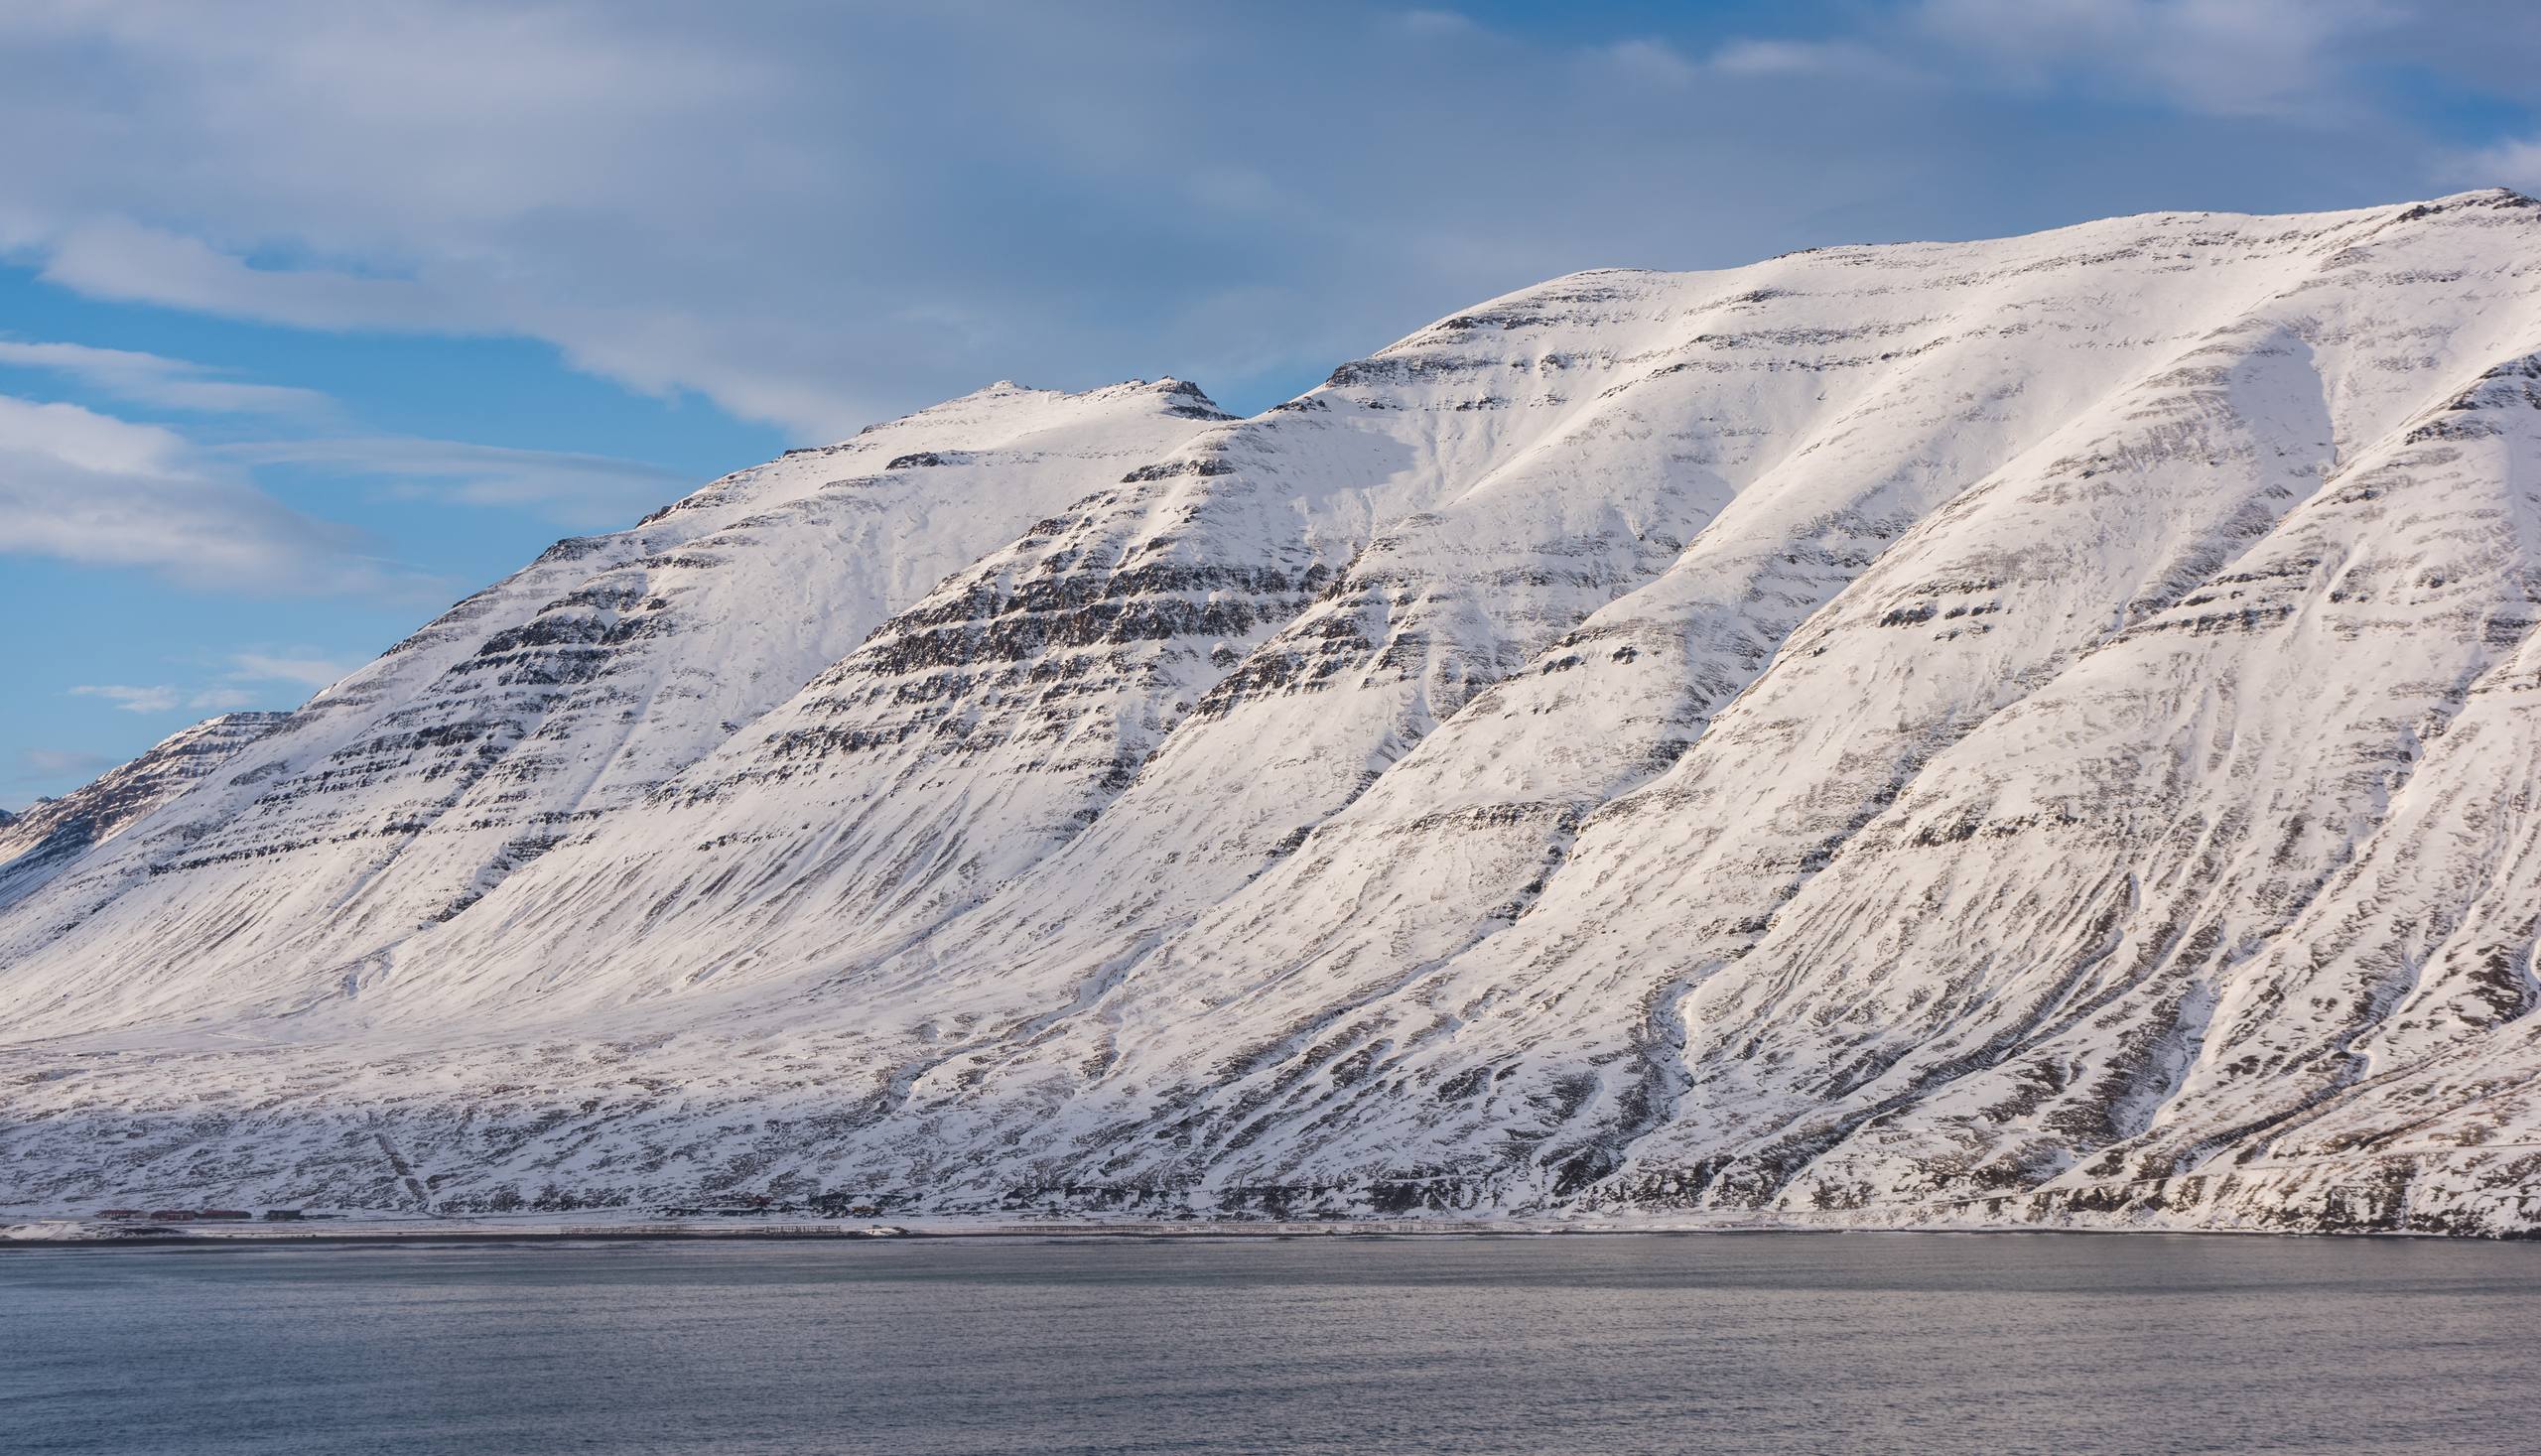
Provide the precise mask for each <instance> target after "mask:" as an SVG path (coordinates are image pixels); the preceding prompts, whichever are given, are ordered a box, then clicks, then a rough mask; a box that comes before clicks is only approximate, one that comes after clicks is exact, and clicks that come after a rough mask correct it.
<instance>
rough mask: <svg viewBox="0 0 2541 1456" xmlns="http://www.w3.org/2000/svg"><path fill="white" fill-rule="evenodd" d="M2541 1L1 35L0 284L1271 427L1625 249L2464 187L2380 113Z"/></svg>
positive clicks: (623, 375)
mask: <svg viewBox="0 0 2541 1456" xmlns="http://www.w3.org/2000/svg"><path fill="white" fill-rule="evenodd" d="M2535 10H2536V8H2535V7H2532V6H2530V5H2529V4H2528V3H2525V4H2521V5H2520V6H2516V5H2510V4H2503V3H2498V0H2460V3H2459V4H2458V5H2456V6H2448V7H2445V8H2443V9H2441V10H2438V9H2435V8H2432V7H2428V6H2425V5H2416V6H2409V5H2403V4H2400V3H2398V0H2389V3H2375V0H1905V3H1903V4H1901V5H1899V6H1895V7H1883V6H1839V7H1803V8H1795V10H1794V11H1793V12H1792V13H1793V14H1805V15H1809V16H1818V17H1823V16H1825V15H1828V14H1832V15H1834V16H1835V17H1836V21H1835V22H1828V21H1825V20H1823V19H1820V20H1819V21H1818V22H1817V23H1816V24H1815V25H1814V26H1810V25H1809V24H1808V23H1807V21H1806V20H1805V19H1803V20H1798V21H1795V20H1790V19H1787V18H1786V17H1785V16H1783V15H1780V14H1773V13H1771V12H1759V14H1768V15H1771V18H1772V20H1773V22H1774V31H1775V33H1773V34H1763V33H1758V34H1751V35H1748V36H1745V37H1738V36H1730V37H1726V38H1722V37H1717V36H1715V37H1712V38H1710V39H1707V40H1705V41H1702V42H1699V43H1697V42H1696V41H1694V40H1691V39H1687V34H1689V33H1698V32H1701V31H1702V30H1704V29H1705V28H1704V27H1703V26H1700V25H1696V24H1693V23H1687V24H1686V25H1684V26H1683V27H1682V30H1681V32H1680V31H1670V32H1668V33H1666V34H1654V35H1652V36H1649V37H1646V38H1643V39H1639V40H1628V41H1624V42H1623V43H1622V44H1620V45H1618V44H1615V42H1616V40H1617V37H1615V36H1614V35H1612V34H1611V33H1608V34H1599V33H1598V32H1597V26H1598V24H1599V22H1598V21H1597V20H1596V19H1595V17H1594V16H1593V14H1591V15H1586V16H1585V18H1582V19H1579V20H1577V21H1575V22H1571V21H1568V20H1567V19H1566V18H1556V19H1553V20H1546V21H1543V22H1539V23H1531V24H1530V25H1528V26H1526V27H1523V28H1522V27H1518V26H1514V25H1513V26H1510V27H1508V28H1506V29H1503V30H1493V29H1490V28H1488V27H1485V26H1481V25H1476V24H1473V23H1472V22H1471V21H1470V20H1469V19H1468V18H1466V17H1465V16H1463V15H1461V14H1459V13H1457V12H1455V11H1453V10H1438V11H1427V10H1419V9H1414V10H1409V11H1389V10H1368V9H1361V8H1357V7H1346V6H1330V5H1317V4H1307V5H1302V6H1298V7H1294V8H1293V10H1291V11H1287V12H1282V13H1281V15H1280V17H1279V19H1278V20H1277V22H1276V23H1267V22H1262V21H1259V20H1257V19H1255V18H1253V17H1251V16H1250V15H1248V14H1246V13H1245V12H1241V11H1238V10H1234V9H1230V8H1226V7H1202V6H1184V7H1170V8H1163V9H1152V8H1143V7H1137V8H1134V7H1128V6H1107V5H1103V4H1098V3H1094V0H1088V3H1086V4H1083V5H1070V6H991V5H987V4H981V3H972V0H944V3H941V4H936V5H927V6H855V7H848V6H838V7H820V6H813V7H799V6H771V5H757V4H750V3H746V0H736V3H732V4H727V5H718V6H714V7H691V6H653V5H627V6H590V5H576V4H565V5H555V6H545V7H526V6H489V5H481V4H469V3H458V0H410V3H405V4H400V5H395V6H368V5H351V6H348V5H340V4H333V3H327V0H274V3H271V4H267V5H260V6H256V7H251V8H247V9H243V10H242V9H239V8H234V7H217V6H202V5H194V4H184V3H171V0H88V3H83V4H79V5H75V6H50V5H19V6H0V134H5V135H9V136H12V137H22V138H36V137H41V138H43V139H44V144H43V145H40V146H38V145H27V146H17V147H10V148H5V149H0V250H5V251H6V252H8V253H9V255H10V256H13V257H15V258H18V259H21V260H24V261H26V262H27V263H29V264H31V265H32V266H36V267H39V268H41V269H42V270H44V272H45V274H46V276H48V277H50V278H52V279H54V280H55V281H56V282H58V283H60V284H62V285H63V286H66V287H69V288H74V289H77V290H80V291H82V292H84V293H88V294H92V295H95V296H98V297H104V298H114V299H121V300H127V301H134V302H148V303H155V304H160V305H165V306H169V307H177V308H185V309H191V310H197V311H201V312H205V313H212V314H220V315H225V316H232V317H239V318H248V319H257V320H263V321H267V322H271V323H277V324H286V325H291V326H295V327H302V328H323V329H393V330H409V331H421V332H438V333H471V334H475V333H486V334H494V333H499V334H508V335H517V336H523V337H530V338H538V339H543V340H547V341H549V342H551V343H552V344H553V345H554V346H556V347H557V348H558V349H559V350H561V351H562V353H563V355H564V357H566V358H567V359H568V360H570V361H571V362H572V363H573V364H574V365H575V366H576V367H579V368H583V369H587V370H590V371H592V372H595V373H598V374H601V375H604V376H606V377H608V378H611V379H614V380H618V381H620V382H622V383H624V384H626V385H628V386H629V387H632V388H635V389H639V390H646V391H655V392H662V393H671V392H676V391H685V390H695V391H699V392H702V393H704V394H705V395H707V396H709V397H711V398H712V399H713V400H714V401H715V402H716V403H718V404H719V405H720V406H722V407H724V408H725V409H727V410H730V411H732V412H734V413H736V414H737V415H740V416H743V417H747V418H751V419H759V420H768V421H774V422H777V423H779V424H781V425H783V426H785V427H786V428H787V429H789V430H790V431H792V432H794V433H795V434H797V435H799V436H803V437H810V438H820V437H833V438H834V437H836V436H838V435H842V434H844V433H846V432H847V431H849V430H851V429H853V428H854V427H855V426H856V425H859V424H862V423H865V422H866V421H868V420H869V419H871V418H874V417H875V416H877V415H881V414H887V413H896V412H897V411H899V410H901V409H905V408H909V407H913V406H916V405H921V404H925V403H929V402H931V401H933V400H935V399H940V398H943V397H945V396H948V395H952V394H957V393H960V392H963V391H965V390H967V389H970V388H974V387H976V386H978V385H979V384H981V383H982V382H985V381H986V380H989V379H994V378H998V377H1001V376H1014V377H1022V378H1031V379H1035V380H1043V381H1047V382H1051V383H1064V384H1070V385H1090V384H1096V383H1101V382H1104V381H1105V380H1106V379H1110V378H1120V377H1125V376H1128V375H1145V376H1149V377H1152V376H1153V375H1155V374H1157V373H1162V372H1176V373H1182V374H1185V375H1194V376H1197V377H1200V379H1201V382H1202V383H1204V384H1206V385H1209V386H1211V387H1212V388H1214V389H1216V390H1218V392H1220V393H1221V394H1222V395H1225V394H1240V393H1241V392H1242V389H1241V386H1242V385H1243V384H1244V382H1245V381H1242V380H1235V381H1230V380H1226V379H1224V378H1212V377H1209V376H1208V375H1206V374H1205V373H1203V372H1202V371H1201V370H1200V369H1198V368H1197V367H1196V365H1198V364H1200V363H1204V362H1209V361H1213V360H1220V359H1227V360H1235V361H1239V362H1240V364H1241V366H1243V367H1249V368H1253V369H1256V370H1257V371H1258V377H1259V378H1261V379H1264V380H1270V379H1276V380H1277V381H1278V382H1283V383H1284V382H1287V381H1288V378H1289V376H1291V375H1303V374H1305V373H1306V372H1307V371H1309V370H1313V371H1315V372H1320V370H1321V369H1325V368H1329V366H1330V365H1331V364H1332V363H1333V362H1334V361H1335V360H1334V358H1333V357H1332V354H1333V351H1334V346H1335V342H1336V341H1340V342H1341V344H1342V347H1344V348H1345V349H1352V348H1355V349H1365V348H1371V347H1374V346H1377V345H1380V344H1382V343H1384V342H1385V341H1386V340H1387V339H1388V338H1389V337H1391V336H1393V335H1394V334H1396V333H1398V332H1401V331H1406V330H1408V329H1410V328H1412V327H1416V326H1417V325H1418V324H1420V323H1422V322H1424V321H1425V320H1426V319H1429V318H1432V317H1436V316H1438V315H1442V314H1445V313H1449V312H1452V311H1453V310H1455V309H1457V308H1461V307H1464V306H1466V305H1468V304H1470V303H1471V302H1473V301H1474V300H1475V299H1478V298H1484V297H1489V296H1491V295H1493V294H1496V293H1498V292H1501V291H1503V290H1506V289H1509V288H1514V287H1519V286H1523V285H1525V284H1528V283H1532V282H1535V281H1538V279H1540V278H1543V277H1547V276H1551V275H1553V274H1558V273H1563V272H1567V271H1570V270H1573V269H1577V268H1582V267H1589V266H1594V265H1598V264H1609V263H1622V264H1641V265H1647V266H1658V267H1699V266H1714V265H1723V264H1730V263H1736V262H1743V261H1747V260H1749V259H1751V258H1753V257H1755V256H1760V255H1763V254H1766V253H1771V252H1776V251H1780V250H1783V249H1785V248H1789V247H1795V246H1804V245H1808V244H1813V243H1824V242H1840V241H1859V240H1871V239H1876V238H1880V237H1896V236H1935V235H1958V236H1968V235H1975V234H1980V233H1985V232H1993V231H2006V230H2018V229H2021V228H2025V227H2032V226H2044V225H2049V224H2052V223H2056V222H2065V221H2073V220H2078V219H2080V218H2082V217H2085V216H2092V215H2100V214H2104V213H2106V212H2109V211H2113V210H2126V209H2129V208H2134V207H2150V206H2170V205H2187V204H2199V203H2210V204H2215V205H2243V206H2249V207H2255V208H2271V207H2282V206H2304V205H2309V206H2348V205H2359V204H2362V203H2364V202H2369V201H2377V200H2391V199H2401V198H2406V197H2409V196H2412V195H2417V196H2423V195H2426V194H2427V193H2428V192H2431V191H2435V190H2437V189H2436V188H2435V187H2434V186H2432V181H2433V179H2432V178H2431V177H2430V166H2431V159H2435V158H2438V157H2440V156H2441V155H2442V154H2443V153H2444V152H2445V151H2446V150H2447V147H2446V146H2444V145H2438V144H2437V143H2436V142H2434V141H2432V140H2431V139H2430V138H2431V135H2432V133H2431V131H2430V129H2429V127H2428V126H2426V125H2422V124H2419V123H2418V122H2416V121H2414V120H2413V119H2412V116H2411V114H2410V113H2409V111H2408V108H2409V107H2412V106H2419V103H2418V102H2417V101H2415V100H2412V99H2411V95H2412V94H2413V93H2410V92H2409V91H2408V90H2407V88H2406V87H2402V86H2397V85H2391V84H2380V85H2375V84H2371V83H2369V82H2370V80H2371V78H2372V77H2373V76H2375V75H2381V74H2383V73H2384V72H2385V71H2386V70H2387V68H2388V66H2389V65H2390V64H2392V63H2394V61H2395V60H2398V61H2405V63H2406V64H2407V65H2408V66H2415V67H2418V68H2419V69H2420V70H2421V71H2422V72H2424V75H2425V77H2431V78H2432V79H2431V80H2430V81H2429V84H2428V85H2427V86H2426V87H2425V89H2428V90H2431V91H2434V92H2436V93H2441V92H2442V90H2443V85H2444V82H2445V81H2446V80H2447V79H2449V78H2453V77H2474V78H2475V80H2476V83H2477V84H2478V85H2481V86H2485V87H2488V88H2490V93H2492V94H2508V93H2511V88H2513V87H2518V86H2525V87H2528V76H2529V74H2530V73H2531V71H2532V69H2533V63H2535V61H2536V60H2541V34H2536V29H2535V27H2534V25H2533V24H2532V22H2531V21H2530V20H2529V19H2519V18H2518V17H2519V16H2524V17H2528V16H2529V15H2530V14H2532V13H2534V12H2535ZM2412 15H2415V16H2417V17H2419V18H2420V19H2421V20H2422V21H2423V23H2419V24H2411V23H2409V21H2410V19H2411V17H2412ZM1555 31H1560V32H1565V34H1561V35H1557V36H1548V35H1547V33H1548V32H1555ZM2465 38H2470V39H2469V40H2467V41H2466V39H2465ZM2360 77H2361V78H2363V79H2362V80H2359V78H2360ZM2499 88H2507V89H2506V90H2500V89H2499ZM2090 105H2098V106H2101V107H2102V108H2103V110H2102V111H2101V113H2100V114H2099V115H2098V116H2097V117H2096V118H2089V120H2091V122H2092V124H2090V125H2073V124H2072V123H2073V122H2074V119H2075V117H2076V116H2077V115H2078V114H2079V112H2080V111H2081V110H2082V108H2084V107H2086V106H2090ZM2109 107H2116V108H2120V109H2118V110H2115V111H2111V110H2108V109H2106V108H2109ZM2420 109H2421V110H2429V109H2434V108H2430V107H2425V106H2420ZM2250 117H2264V118H2267V119H2268V120H2269V122H2270V123H2271V124H2270V125H2268V126H2265V127H2252V126H2248V125H2245V124H2243V123H2244V120H2245V119H2246V118H2250ZM2042 118H2044V119H2046V120H2047V121H2049V122H2050V123H2061V124H2063V125H2061V126H2060V125H2057V124H2050V125H2041V124H2040V122H2041V120H2042ZM2451 150H2457V151H2458V150H2461V148H2460V147H2459V146H2453V147H2451ZM1228 158H1241V159H1244V161H1243V168H1242V173H1243V175H1237V174H1236V173H1233V172H1231V171H1230V169H1229V164H1228V163H1227V161H1226V159H1228ZM1195 196H1198V197H1201V198H1203V199H1205V200H1204V202H1203V204H1202V205H1197V206H1195V205H1193V204H1192V200H1191V199H1193V198H1194V197H1195ZM1266 200H1267V201H1272V202H1275V203H1276V205H1270V206H1264V205H1254V204H1258V203H1261V202H1264V201H1266ZM1230 290H1242V291H1244V293H1245V294H1246V295H1247V296H1260V297H1270V296H1277V297H1281V298H1285V299H1289V300H1291V301H1293V302H1292V303H1291V304H1290V305H1289V306H1288V307H1287V308H1285V309H1284V311H1283V312H1282V313H1281V314H1280V315H1279V316H1278V317H1277V318H1275V319H1273V320H1272V321H1270V322H1271V323H1272V324H1273V325H1274V326H1275V328H1274V329H1273V331H1272V332H1271V333H1270V335H1269V337H1268V339H1267V346H1257V345H1256V343H1254V342H1252V341H1248V343H1247V344H1246V345H1245V346H1244V347H1243V348H1241V349H1234V350H1230V349H1228V348H1226V347H1225V346H1224V344H1223V342H1222V341H1221V340H1219V339H1218V338H1216V337H1215V336H1213V335H1212V334H1210V333H1208V332H1207V331H1206V330H1207V329H1208V328H1210V327H1211V324H1212V320H1213V317H1214V313H1215V311H1214V310H1213V309H1212V308H1210V307H1209V306H1208V301H1209V300H1211V299H1213V298H1218V297H1221V296H1224V295H1226V294H1227V293H1228V292H1229V291H1230ZM497 474H499V472H497ZM418 478H431V479H439V480H449V479H452V478H467V477H465V476H459V477H454V476H451V475H438V476H431V477H418ZM482 478H485V479H487V480H491V479H493V478H494V477H493V476H486V477H482ZM483 488H485V489H487V490H489V491H496V492H500V491H504V490H509V491H512V492H516V493H525V498H535V499H539V500H547V499H550V498H551V497H550V496H549V495H548V494H545V493H542V492H543V491H544V490H546V489H547V488H548V487H529V486H524V485H521V484H519V483H517V482H515V483H513V484H511V485H503V486H498V485H493V484H487V485H485V486H484V487H483ZM556 488H562V487H556ZM609 498H615V497H614V496H613V494H612V492H611V489H609V488H600V489H599V492H598V493H597V494H596V495H594V496H593V497H592V503H591V504H589V505H588V506H586V507H583V508H585V509H589V510H591V511H592V512H594V513H595V514H597V513H598V512H599V511H600V510H601V509H602V505H601V504H600V502H601V501H602V500H603V499H609Z"/></svg>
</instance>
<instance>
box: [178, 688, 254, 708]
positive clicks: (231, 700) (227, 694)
mask: <svg viewBox="0 0 2541 1456" xmlns="http://www.w3.org/2000/svg"><path fill="white" fill-rule="evenodd" d="M262 701H263V700H261V699H259V698H258V697H257V696H256V695H255V694H253V693H250V692H248V691H247V690H246V689H244V688H204V689H201V691H199V692H197V693H195V694H194V695H193V696H191V697H189V698H187V699H186V706H187V707H188V708H191V709H193V710H194V711H196V712H197V713H235V712H237V711H238V710H239V709H242V708H254V707H256V706H257V705H258V704H259V703H260V702H262Z"/></svg>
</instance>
